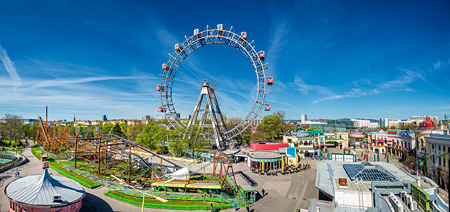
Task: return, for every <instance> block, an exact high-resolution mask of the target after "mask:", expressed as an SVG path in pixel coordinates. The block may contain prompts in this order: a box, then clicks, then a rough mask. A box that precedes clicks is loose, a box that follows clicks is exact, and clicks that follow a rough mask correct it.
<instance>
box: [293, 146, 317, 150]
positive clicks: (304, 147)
mask: <svg viewBox="0 0 450 212" xmlns="http://www.w3.org/2000/svg"><path fill="white" fill-rule="evenodd" d="M296 148H297V149H298V150H314V147H313V146H299V147H296Z"/></svg>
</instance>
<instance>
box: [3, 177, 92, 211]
mask: <svg viewBox="0 0 450 212" xmlns="http://www.w3.org/2000/svg"><path fill="white" fill-rule="evenodd" d="M5 194H6V196H8V197H9V198H11V199H13V200H15V201H16V202H20V203H23V204H28V205H52V206H60V205H68V204H71V203H75V202H78V201H79V200H81V199H82V198H83V197H84V195H85V194H86V192H85V191H84V188H83V187H82V186H81V185H80V184H79V183H78V182H76V181H74V180H72V179H69V178H67V177H64V176H60V175H52V176H50V174H49V173H48V171H47V169H45V170H44V172H42V174H34V175H28V176H25V177H21V178H18V179H16V180H14V181H12V182H11V183H9V184H8V185H7V186H6V188H5ZM55 194H59V195H61V199H62V201H57V202H55V201H53V197H54V195H55Z"/></svg>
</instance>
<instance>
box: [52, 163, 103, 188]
mask: <svg viewBox="0 0 450 212" xmlns="http://www.w3.org/2000/svg"><path fill="white" fill-rule="evenodd" d="M50 167H51V168H52V169H54V170H55V171H57V172H59V173H60V174H63V175H65V176H66V177H68V178H70V179H72V180H75V181H77V182H78V183H80V184H81V185H84V186H86V187H88V188H96V187H99V186H101V185H102V184H101V183H97V182H95V183H87V182H84V181H83V180H80V179H78V178H76V177H74V176H72V175H71V174H69V173H66V172H64V171H62V170H61V169H59V168H57V167H56V166H54V165H52V163H50ZM77 175H78V174H77ZM81 177H83V176H81ZM83 178H84V177H83ZM86 179H87V180H89V181H92V180H90V179H88V178H86ZM92 182H94V181H92Z"/></svg>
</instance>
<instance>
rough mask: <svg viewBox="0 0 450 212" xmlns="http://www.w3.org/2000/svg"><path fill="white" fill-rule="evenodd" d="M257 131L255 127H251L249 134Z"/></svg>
mask: <svg viewBox="0 0 450 212" xmlns="http://www.w3.org/2000/svg"><path fill="white" fill-rule="evenodd" d="M257 132H258V131H257V130H256V127H252V130H251V131H250V133H251V134H256V133H257Z"/></svg>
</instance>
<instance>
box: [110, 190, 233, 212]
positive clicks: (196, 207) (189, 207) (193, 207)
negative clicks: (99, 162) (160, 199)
mask: <svg viewBox="0 0 450 212" xmlns="http://www.w3.org/2000/svg"><path fill="white" fill-rule="evenodd" d="M109 192H110V190H107V191H104V192H103V194H104V195H106V196H108V197H112V198H114V199H117V200H119V201H122V202H126V203H129V204H132V205H136V206H142V202H141V201H139V202H137V201H133V200H130V199H126V198H123V197H119V196H117V195H114V194H112V193H109ZM144 207H146V208H160V209H172V210H209V209H210V205H173V204H155V203H146V202H144ZM232 207H234V206H232V205H231V204H215V205H214V204H213V208H214V209H221V210H223V209H228V208H232Z"/></svg>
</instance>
